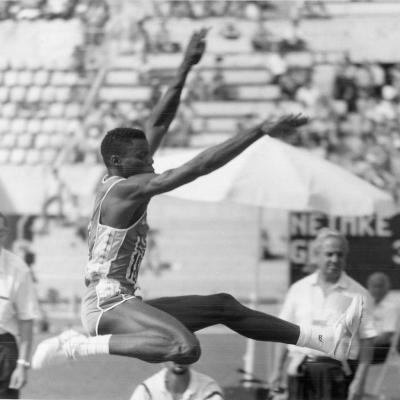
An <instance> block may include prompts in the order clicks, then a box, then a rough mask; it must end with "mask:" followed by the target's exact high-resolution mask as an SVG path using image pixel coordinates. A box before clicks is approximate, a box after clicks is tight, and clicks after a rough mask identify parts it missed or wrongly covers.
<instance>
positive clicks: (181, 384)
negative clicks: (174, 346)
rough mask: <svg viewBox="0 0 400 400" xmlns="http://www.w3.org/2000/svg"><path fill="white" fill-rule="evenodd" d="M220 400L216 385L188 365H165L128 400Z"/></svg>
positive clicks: (220, 396)
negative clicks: (178, 399)
mask: <svg viewBox="0 0 400 400" xmlns="http://www.w3.org/2000/svg"><path fill="white" fill-rule="evenodd" d="M171 398H173V399H177V398H180V399H191V400H205V399H207V400H221V399H223V398H224V396H223V392H222V389H221V388H220V386H219V385H218V383H217V382H216V381H215V380H214V379H212V378H210V377H209V376H207V375H204V374H200V373H199V372H197V371H195V370H193V369H192V368H191V367H190V366H189V365H183V364H178V363H174V362H172V361H170V362H168V363H166V364H165V368H163V369H162V370H161V371H160V372H158V373H156V374H155V375H153V376H151V377H150V378H148V379H146V380H145V381H144V382H143V383H141V384H140V385H139V386H138V387H137V388H136V389H135V391H134V392H133V394H132V396H131V398H130V400H167V399H171Z"/></svg>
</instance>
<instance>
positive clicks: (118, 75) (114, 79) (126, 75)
mask: <svg viewBox="0 0 400 400" xmlns="http://www.w3.org/2000/svg"><path fill="white" fill-rule="evenodd" d="M105 83H106V85H110V86H112V85H133V86H135V85H139V84H140V83H139V77H138V74H137V73H134V71H132V69H129V70H127V71H125V70H113V71H109V72H108V73H107V75H106V79H105Z"/></svg>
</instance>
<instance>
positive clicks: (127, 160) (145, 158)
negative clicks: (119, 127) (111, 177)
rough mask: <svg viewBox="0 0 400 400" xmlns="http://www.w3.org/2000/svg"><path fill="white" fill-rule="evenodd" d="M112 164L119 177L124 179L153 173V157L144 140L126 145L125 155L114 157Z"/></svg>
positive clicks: (134, 140)
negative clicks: (116, 169)
mask: <svg viewBox="0 0 400 400" xmlns="http://www.w3.org/2000/svg"><path fill="white" fill-rule="evenodd" d="M113 157H114V156H113ZM113 162H114V165H115V166H116V167H117V168H118V170H119V172H120V175H121V176H123V177H125V178H126V177H128V176H131V175H136V174H143V173H151V172H154V168H153V157H152V155H151V154H150V150H149V145H148V143H147V140H145V139H133V140H132V141H131V143H130V144H127V145H126V151H125V154H124V155H122V156H119V157H115V158H114V159H113Z"/></svg>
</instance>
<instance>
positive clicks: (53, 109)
mask: <svg viewBox="0 0 400 400" xmlns="http://www.w3.org/2000/svg"><path fill="white" fill-rule="evenodd" d="M64 111H65V106H64V104H63V103H52V104H50V106H49V109H48V116H49V117H51V118H58V117H61V116H63V115H64Z"/></svg>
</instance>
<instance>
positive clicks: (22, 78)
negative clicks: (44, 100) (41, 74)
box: [18, 69, 33, 86]
mask: <svg viewBox="0 0 400 400" xmlns="http://www.w3.org/2000/svg"><path fill="white" fill-rule="evenodd" d="M32 78H33V77H32V71H29V70H27V69H26V70H23V71H20V73H19V76H18V84H19V85H21V86H29V85H31V84H32V80H33V79H32Z"/></svg>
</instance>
